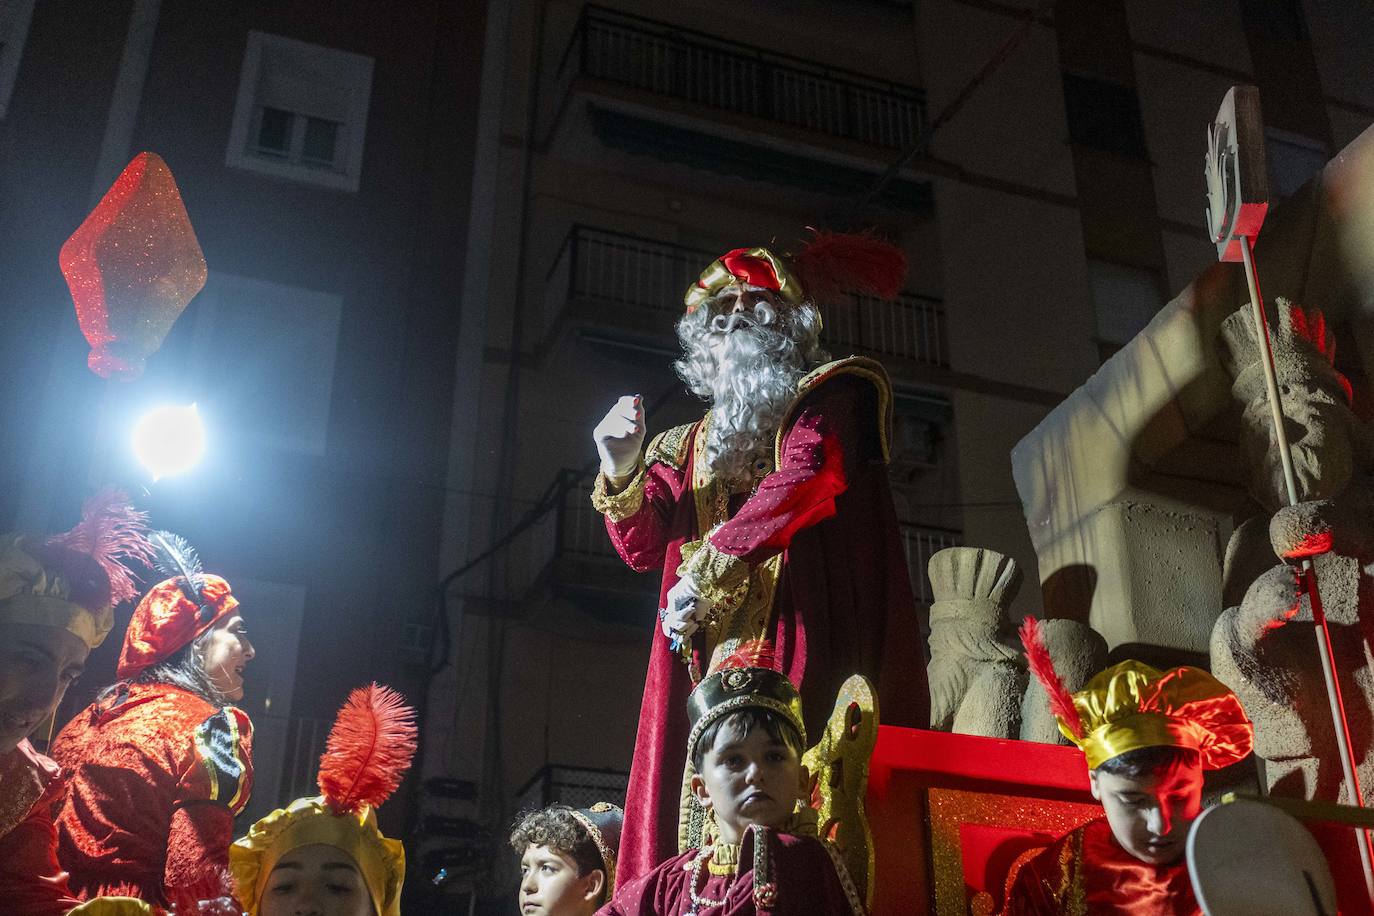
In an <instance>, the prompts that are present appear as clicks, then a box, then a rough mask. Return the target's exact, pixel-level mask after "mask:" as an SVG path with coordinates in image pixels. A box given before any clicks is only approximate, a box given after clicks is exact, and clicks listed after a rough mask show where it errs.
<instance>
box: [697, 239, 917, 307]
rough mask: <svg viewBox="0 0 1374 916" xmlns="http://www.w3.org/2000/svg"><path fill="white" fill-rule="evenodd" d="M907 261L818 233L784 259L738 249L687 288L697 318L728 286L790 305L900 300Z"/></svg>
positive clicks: (883, 247)
mask: <svg viewBox="0 0 1374 916" xmlns="http://www.w3.org/2000/svg"><path fill="white" fill-rule="evenodd" d="M906 269H907V264H906V255H905V254H903V253H902V251H901V249H899V248H897V247H896V246H894V245H891V244H889V243H888V242H884V241H882V240H881V239H878V238H875V237H874V236H872V235H867V234H862V233H842V232H814V234H813V235H812V237H811V238H810V239H809V240H808V241H807V242H806V244H804V245H803V246H802V247H801V249H800V250H799V251H798V252H797V253H796V254H795V255H790V256H785V257H784V256H779V255H777V254H775V253H774V252H773V251H771V250H769V249H767V248H735V249H732V250H731V251H727V252H726V253H725V254H723V255H721V256H720V257H718V258H716V259H715V260H714V261H712V262H711V264H710V266H709V267H707V268H706V269H705V270H703V271H702V272H701V276H700V277H698V278H697V281H696V282H695V283H693V284H692V285H691V286H689V287H688V288H687V293H686V295H685V296H684V297H683V302H684V304H685V305H686V306H687V313H688V314H691V313H692V312H695V311H696V310H697V309H698V308H700V307H701V305H702V303H704V302H707V301H709V300H710V299H711V297H712V296H715V295H716V294H717V293H719V292H720V291H721V290H723V289H725V288H726V287H728V286H751V287H754V288H757V289H766V290H768V291H769V292H772V293H774V294H776V295H777V296H778V297H779V298H780V299H782V301H783V302H785V303H787V304H788V305H800V304H801V303H802V301H804V300H806V299H808V298H813V299H814V298H815V297H826V296H831V295H834V294H836V293H861V294H864V295H873V296H878V297H880V298H883V299H891V298H893V297H895V296H896V295H897V294H898V293H899V292H900V291H901V288H902V282H903V281H904V280H905V279H906Z"/></svg>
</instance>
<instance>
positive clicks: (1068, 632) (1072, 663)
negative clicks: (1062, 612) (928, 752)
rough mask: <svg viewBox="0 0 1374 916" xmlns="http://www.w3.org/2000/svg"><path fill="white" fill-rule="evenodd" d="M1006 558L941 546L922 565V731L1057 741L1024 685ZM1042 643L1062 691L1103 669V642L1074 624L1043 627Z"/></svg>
mask: <svg viewBox="0 0 1374 916" xmlns="http://www.w3.org/2000/svg"><path fill="white" fill-rule="evenodd" d="M1021 579H1022V575H1021V569H1020V567H1019V566H1018V565H1017V563H1016V561H1015V560H1013V559H1012V558H1011V557H1008V556H1004V555H1002V554H1000V553H998V552H996V551H994V550H986V549H983V548H978V547H949V548H946V549H945V550H941V551H940V552H939V553H937V554H935V555H934V556H933V557H931V559H930V582H931V587H932V589H933V591H934V595H935V600H934V601H933V602H932V603H931V605H930V665H929V667H928V669H927V670H928V672H929V675H930V724H931V727H932V728H936V729H940V730H942V731H952V732H957V733H959V734H965V735H982V736H984V737H989V738H1020V739H1022V740H1025V741H1039V742H1042V743H1046V744H1054V743H1057V742H1059V740H1060V734H1059V728H1058V726H1056V724H1055V721H1054V716H1053V715H1052V714H1051V713H1050V711H1049V708H1050V707H1049V701H1048V700H1047V698H1046V697H1045V691H1044V688H1042V687H1040V685H1039V684H1035V683H1032V682H1031V681H1030V678H1029V674H1028V672H1027V668H1026V656H1025V651H1024V649H1023V648H1022V647H1021V643H1020V641H1019V640H1017V638H1016V632H1015V631H1016V626H1015V624H1014V623H1013V622H1012V620H1011V617H1010V614H1009V608H1010V606H1011V602H1012V600H1013V599H1015V597H1016V593H1017V591H1018V590H1019V589H1020V587H1021ZM1043 627H1044V633H1045V642H1046V645H1047V646H1048V648H1049V650H1050V655H1051V657H1052V658H1053V659H1054V664H1055V669H1056V670H1057V671H1059V672H1060V673H1061V675H1062V676H1063V678H1064V681H1065V683H1066V685H1067V686H1068V687H1069V689H1070V690H1077V689H1079V688H1080V687H1082V686H1083V685H1084V684H1085V683H1087V681H1088V679H1089V678H1091V677H1092V676H1093V675H1094V674H1096V673H1097V672H1098V671H1100V670H1102V669H1103V668H1105V667H1106V664H1107V643H1106V641H1105V640H1104V639H1103V638H1102V637H1101V636H1100V635H1099V634H1098V633H1096V632H1095V631H1094V630H1092V629H1091V628H1090V627H1088V626H1086V625H1084V624H1081V623H1079V622H1077V621H1074V620H1046V621H1044V623H1043Z"/></svg>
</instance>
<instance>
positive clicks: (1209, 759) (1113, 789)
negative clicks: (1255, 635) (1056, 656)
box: [1003, 618, 1254, 916]
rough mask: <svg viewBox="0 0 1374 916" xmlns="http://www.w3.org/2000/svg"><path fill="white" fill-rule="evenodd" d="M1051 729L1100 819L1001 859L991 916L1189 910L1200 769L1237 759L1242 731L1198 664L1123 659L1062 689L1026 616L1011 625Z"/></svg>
mask: <svg viewBox="0 0 1374 916" xmlns="http://www.w3.org/2000/svg"><path fill="white" fill-rule="evenodd" d="M1021 638H1022V640H1023V642H1024V643H1025V645H1026V656H1027V658H1028V659H1029V660H1030V667H1031V672H1032V673H1033V674H1034V675H1035V676H1036V679H1037V680H1039V681H1040V683H1041V684H1042V685H1043V686H1044V688H1045V692H1046V693H1047V694H1049V697H1050V706H1051V708H1052V709H1053V711H1054V714H1055V717H1056V718H1057V719H1058V720H1059V730H1060V731H1062V732H1063V733H1064V736H1065V737H1066V738H1068V739H1069V740H1070V741H1072V742H1073V743H1074V744H1076V745H1077V746H1078V747H1079V748H1081V749H1082V751H1083V756H1084V757H1085V758H1086V761H1087V764H1088V775H1089V779H1090V782H1091V785H1092V793H1093V797H1094V798H1096V799H1097V800H1098V801H1100V802H1102V809H1103V817H1100V818H1097V819H1095V820H1091V821H1089V822H1088V823H1086V824H1084V825H1083V826H1082V827H1079V828H1078V829H1076V830H1072V831H1070V832H1069V833H1067V834H1065V835H1064V836H1062V837H1060V838H1059V839H1058V840H1055V842H1054V843H1052V844H1051V845H1050V846H1049V847H1048V848H1046V849H1044V850H1041V851H1040V852H1038V853H1029V854H1027V856H1026V857H1024V858H1023V860H1022V861H1021V862H1019V863H1017V866H1013V869H1012V875H1011V878H1010V879H1009V881H1008V883H1007V886H1008V892H1007V905H1006V909H1005V910H1003V916H1080V914H1081V916H1087V914H1094V916H1097V914H1100V916H1111V914H1120V916H1201V914H1202V910H1201V908H1200V907H1199V906H1198V903H1197V899H1196V897H1195V896H1194V895H1193V885H1192V882H1191V881H1190V880H1189V878H1188V865H1187V862H1186V861H1185V860H1184V852H1185V850H1186V841H1187V837H1188V828H1189V826H1191V824H1192V822H1193V820H1194V819H1195V818H1196V817H1197V816H1198V815H1199V814H1200V813H1201V812H1202V773H1203V771H1204V770H1215V769H1219V768H1220V767H1224V766H1229V765H1231V764H1233V763H1237V762H1239V761H1241V760H1243V759H1245V758H1246V757H1247V756H1249V754H1250V749H1251V747H1252V745H1253V743H1254V727H1253V726H1252V725H1251V724H1250V720H1249V719H1247V718H1246V717H1245V710H1244V709H1242V708H1241V705H1240V701H1239V700H1237V699H1236V695H1235V694H1234V693H1232V692H1231V691H1230V689H1229V688H1227V686H1226V685H1225V684H1223V683H1221V682H1220V681H1218V680H1217V679H1216V678H1214V677H1212V676H1211V675H1210V674H1208V673H1207V672H1206V671H1202V670H1200V669H1198V668H1173V669H1171V670H1169V671H1156V670H1155V669H1154V668H1151V667H1149V666H1148V665H1144V664H1141V663H1140V662H1137V661H1134V660H1127V661H1124V662H1121V663H1120V664H1118V665H1113V666H1112V667H1111V668H1108V669H1107V670H1106V671H1103V672H1102V673H1101V674H1099V675H1097V676H1096V677H1094V678H1093V679H1092V680H1091V681H1089V682H1088V683H1087V685H1086V686H1084V688H1083V689H1082V690H1080V691H1079V692H1078V693H1075V694H1069V692H1068V691H1067V690H1066V689H1065V688H1064V685H1063V682H1062V681H1061V680H1060V679H1059V677H1058V675H1056V674H1055V672H1054V667H1053V665H1052V664H1051V662H1050V656H1049V653H1048V652H1047V651H1046V650H1045V647H1044V641H1043V639H1042V638H1041V637H1040V630H1039V627H1038V625H1037V623H1036V621H1035V620H1034V619H1033V618H1027V620H1026V625H1025V626H1024V627H1022V629H1021Z"/></svg>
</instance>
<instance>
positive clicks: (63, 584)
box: [0, 534, 114, 649]
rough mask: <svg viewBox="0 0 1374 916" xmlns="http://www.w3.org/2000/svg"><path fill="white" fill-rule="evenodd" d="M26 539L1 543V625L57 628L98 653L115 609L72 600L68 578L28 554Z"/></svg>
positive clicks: (11, 537)
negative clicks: (83, 605) (96, 648)
mask: <svg viewBox="0 0 1374 916" xmlns="http://www.w3.org/2000/svg"><path fill="white" fill-rule="evenodd" d="M25 543H26V538H25V537H24V536H23V535H17V534H11V535H6V536H5V537H4V538H3V540H0V623H21V624H32V625H34V626H40V627H57V628H58V629H62V630H66V631H67V632H69V633H72V634H73V635H75V636H76V637H78V638H79V639H80V640H81V641H82V642H84V643H85V644H86V645H87V646H89V647H90V648H92V649H94V648H95V647H96V646H99V645H100V644H101V643H102V642H104V641H105V637H106V636H107V635H109V632H110V629H111V628H112V627H113V626H114V608H113V607H111V606H110V605H108V604H107V605H104V606H102V607H99V608H96V609H95V610H90V609H89V608H85V607H82V606H81V605H79V604H76V603H74V602H72V601H70V600H68V599H69V597H70V595H71V585H70V583H68V582H67V580H66V578H65V577H64V576H61V575H59V574H57V573H54V572H50V571H49V570H47V569H44V568H43V565H42V564H41V563H39V562H38V560H37V559H35V558H34V557H33V556H32V555H31V554H29V552H28V551H27V550H25V549H24V547H25Z"/></svg>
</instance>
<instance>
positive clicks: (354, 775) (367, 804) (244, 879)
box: [229, 684, 418, 916]
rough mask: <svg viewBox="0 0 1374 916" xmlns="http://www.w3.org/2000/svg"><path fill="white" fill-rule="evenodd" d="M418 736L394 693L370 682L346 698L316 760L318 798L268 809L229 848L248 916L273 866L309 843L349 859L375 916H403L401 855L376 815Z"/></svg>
mask: <svg viewBox="0 0 1374 916" xmlns="http://www.w3.org/2000/svg"><path fill="white" fill-rule="evenodd" d="M417 738H418V735H417V732H416V728H415V710H413V709H411V708H410V707H409V706H407V705H405V700H404V699H403V698H402V697H401V695H400V694H398V693H396V692H395V691H394V690H391V689H389V688H387V687H382V686H380V685H378V684H372V685H370V686H368V687H360V688H358V689H357V690H355V691H353V692H352V693H351V694H349V696H348V701H347V702H346V703H345V704H344V706H343V708H342V709H341V710H339V714H338V716H337V717H336V718H335V719H334V727H333V728H332V729H330V731H329V739H328V740H327V741H326V742H325V751H324V755H323V756H322V757H321V758H320V774H319V786H320V795H318V796H313V797H310V798H298V799H296V800H295V801H293V802H292V803H291V804H289V805H287V806H286V807H285V808H280V809H278V810H276V811H273V812H272V813H271V814H269V815H267V816H266V817H264V818H263V819H262V820H260V821H258V822H257V823H256V824H254V825H253V826H252V828H251V829H250V830H249V831H248V835H247V836H246V837H243V838H242V839H240V840H235V841H234V844H233V845H232V846H230V847H229V871H230V872H232V873H233V876H234V888H235V892H236V894H237V895H238V899H239V903H240V904H241V905H242V907H243V909H244V911H245V912H246V913H248V916H258V913H259V907H260V906H261V902H262V894H263V891H264V890H266V888H267V879H268V878H269V877H270V876H271V874H272V869H274V868H276V867H277V863H278V862H280V861H281V860H282V859H283V858H284V857H285V856H286V855H287V854H288V853H290V852H291V851H292V850H295V849H300V848H301V847H302V846H314V845H324V846H333V847H334V848H335V849H339V850H342V851H343V852H345V853H347V854H348V855H349V856H350V857H351V858H352V859H353V862H354V864H355V865H357V866H358V871H359V873H360V874H361V875H362V877H363V883H364V884H366V885H367V890H368V894H369V895H370V896H371V898H372V905H373V907H374V908H375V910H376V913H377V916H400V914H401V885H402V884H403V883H404V882H405V874H406V851H405V847H404V846H403V845H402V844H401V842H400V841H399V840H392V839H388V838H387V837H385V836H382V832H381V831H380V830H378V829H377V817H376V814H375V813H374V812H375V811H376V809H377V807H378V806H380V805H381V804H382V802H384V801H386V799H387V798H388V797H390V795H391V793H392V792H394V791H396V787H397V786H399V785H400V784H401V779H402V777H404V776H405V773H406V770H408V769H409V768H410V763H411V760H412V759H413V758H414V756H415V748H416V741H417Z"/></svg>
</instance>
